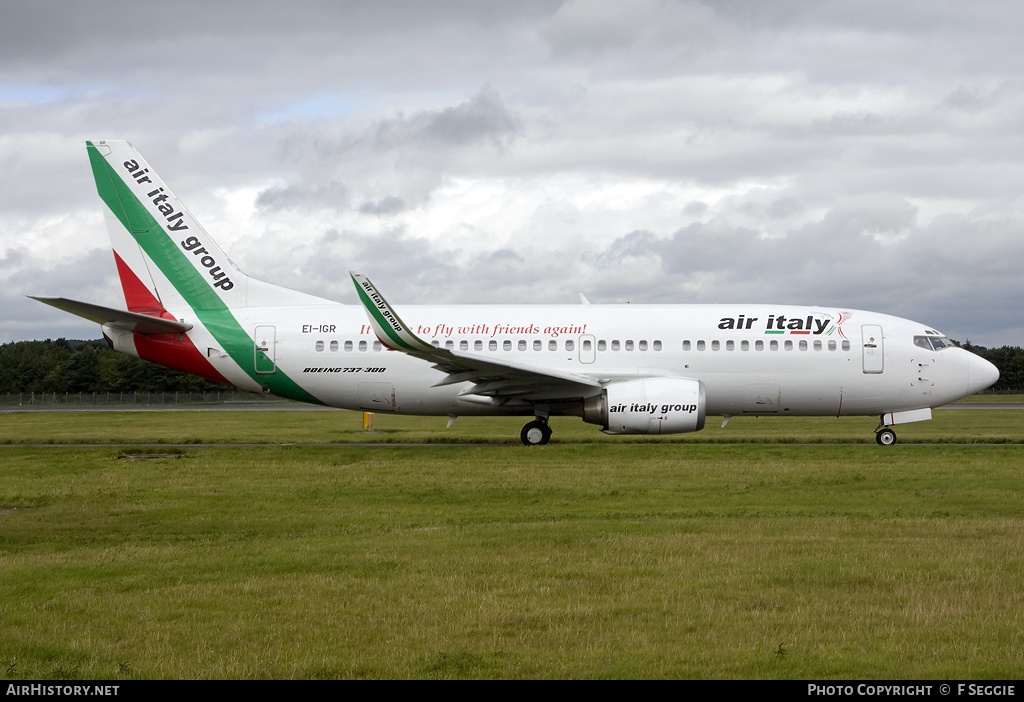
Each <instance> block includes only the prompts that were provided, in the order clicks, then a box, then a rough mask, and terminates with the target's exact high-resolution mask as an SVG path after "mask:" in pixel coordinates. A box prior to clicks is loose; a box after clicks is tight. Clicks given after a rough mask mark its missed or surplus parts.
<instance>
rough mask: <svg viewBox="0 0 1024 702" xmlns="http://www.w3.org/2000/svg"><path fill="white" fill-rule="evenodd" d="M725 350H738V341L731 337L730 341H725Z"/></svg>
mask: <svg viewBox="0 0 1024 702" xmlns="http://www.w3.org/2000/svg"><path fill="white" fill-rule="evenodd" d="M725 350H726V351H735V350H736V342H735V341H733V340H732V339H729V340H728V341H726V342H725Z"/></svg>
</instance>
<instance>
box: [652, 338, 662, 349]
mask: <svg viewBox="0 0 1024 702" xmlns="http://www.w3.org/2000/svg"><path fill="white" fill-rule="evenodd" d="M654 350H655V351H661V341H659V340H655V342H654Z"/></svg>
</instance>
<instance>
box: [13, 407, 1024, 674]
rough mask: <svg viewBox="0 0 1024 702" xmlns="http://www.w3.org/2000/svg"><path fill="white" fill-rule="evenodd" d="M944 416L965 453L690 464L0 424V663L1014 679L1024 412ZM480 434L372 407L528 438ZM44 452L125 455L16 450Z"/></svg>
mask: <svg viewBox="0 0 1024 702" xmlns="http://www.w3.org/2000/svg"><path fill="white" fill-rule="evenodd" d="M935 414H936V420H935V421H934V422H932V423H924V424H922V425H908V426H907V427H906V428H905V429H903V431H901V432H900V436H901V440H903V441H906V440H907V438H908V437H909V438H910V439H914V438H915V437H916V438H918V439H920V440H921V441H925V440H926V439H927V437H928V436H929V433H928V432H932V431H934V432H936V434H944V435H945V438H946V440H955V441H957V442H958V443H950V444H939V445H926V444H913V443H902V444H899V445H897V446H893V447H888V448H882V447H879V446H876V445H875V444H874V442H873V439H872V436H871V430H872V429H873V428H874V422H873V421H872V420H870V419H862V420H859V423H856V424H855V423H853V422H852V420H851V422H850V423H844V422H837V421H836V420H815V421H811V420H807V421H809V422H810V423H809V424H804V420H788V421H783V420H778V421H777V422H774V423H773V422H771V421H769V422H767V423H766V422H765V420H756V421H755V420H749V419H748V420H742V421H741V420H739V419H737V420H734V421H733V423H731V424H730V425H729V426H728V427H727V428H726V429H725V430H724V431H723V430H720V429H718V428H717V425H716V426H715V427H714V428H710V429H708V430H705V433H709V434H719V435H729V436H730V437H735V438H731V439H730V441H734V442H735V443H729V444H714V443H706V442H704V443H700V442H697V443H694V442H693V441H692V440H691V441H690V442H688V443H684V445H675V444H664V443H651V442H650V441H647V440H644V439H636V438H634V439H633V440H631V441H625V440H623V439H622V438H614V437H604V436H603V435H601V434H600V433H599V432H596V431H595V429H594V428H593V427H589V426H584V425H580V424H579V422H578V421H577V422H576V426H574V425H573V424H572V423H571V420H567V421H566V422H565V423H564V425H560V426H558V427H556V438H562V440H563V443H561V444H558V443H553V444H551V445H549V446H545V447H533V448H526V447H522V446H518V445H496V446H488V445H475V446H445V445H429V444H428V445H418V446H410V447H400V446H377V447H363V446H345V445H330V446H317V445H294V446H287V445H258V446H252V447H242V448H238V447H228V446H217V445H207V444H215V443H216V442H224V441H238V442H243V441H244V442H250V441H251V442H253V443H260V442H271V441H275V442H276V443H277V444H280V443H290V442H296V443H300V444H305V443H306V442H315V441H330V442H345V441H348V442H352V441H362V440H364V439H365V438H367V437H366V435H365V434H363V433H362V432H361V431H360V430H359V426H360V424H359V417H358V415H352V414H347V413H328V412H314V413H306V412H295V413H264V412H237V413H224V412H209V413H182V412H168V413H159V414H153V413H140V414H138V415H131V414H124V415H121V414H110V413H97V414H95V415H88V416H86V415H80V414H79V413H67V414H54V413H44V414H32V415H3V416H0V420H2V421H0V428H2V430H3V431H4V434H3V435H4V436H5V437H6V438H7V439H8V440H9V441H11V442H12V443H11V444H9V445H6V446H2V447H0V460H2V467H0V478H2V479H0V670H5V671H6V677H7V678H11V679H14V678H63V679H72V678H88V679H130V678H474V677H481V678H537V677H543V678H551V677H571V678H618V677H623V678H650V677H657V678H661V677H666V678H671V677H683V678H798V679H818V678H906V679H911V678H916V679H939V678H943V679H951V678H958V679H964V678H989V679H995V678H1020V677H1021V675H1022V673H1024V644H1022V642H1021V637H1020V632H1021V631H1022V630H1024V592H1022V588H1021V586H1020V584H1021V582H1022V581H1024V572H1022V571H1024V528H1022V527H1024V481H1022V479H1021V476H1020V468H1019V466H1020V465H1022V464H1024V446H1022V445H1020V444H1019V443H1012V442H1010V439H1012V438H1013V437H1012V433H1013V432H1016V434H1017V436H1018V437H1019V436H1020V434H1021V433H1022V432H1021V429H1022V428H1024V412H1020V411H1017V412H1014V411H1009V410H1007V411H987V410H980V411H978V410H974V411H962V412H960V411H954V410H947V411H942V412H936V413H935ZM268 415H274V416H268ZM1004 415H1005V416H1004ZM12 416H14V417H20V419H19V420H18V421H16V422H15V421H11V419H10V418H11V417H12ZM974 417H982V418H984V417H988V418H989V420H988V421H985V420H984V419H981V420H975V419H974ZM54 420H56V421H54ZM382 420H383V421H382ZM827 421H831V422H833V423H836V426H835V427H833V428H834V429H835V434H834V435H833V434H829V433H828V432H826V425H825V424H824V422H827ZM463 422H464V420H462V419H460V420H459V423H457V424H456V426H455V427H453V428H452V429H451V430H449V432H448V433H446V432H445V429H444V422H443V420H436V419H435V420H412V419H408V420H406V419H401V418H395V417H387V418H382V417H380V416H378V417H377V428H378V429H379V430H380V431H378V432H375V434H376V435H377V436H374V437H373V438H374V439H375V440H379V439H380V438H381V437H384V438H385V440H394V441H402V442H405V441H410V442H415V441H417V440H418V439H417V438H416V437H427V438H429V437H433V436H434V435H435V434H441V435H442V436H447V435H448V434H449V433H450V432H456V430H458V431H460V432H463V434H461V435H459V436H462V437H464V438H465V439H467V440H471V441H475V440H479V439H484V440H486V439H488V438H490V440H495V439H496V438H497V439H501V440H503V441H508V442H509V443H512V442H515V443H518V427H519V426H520V424H521V423H522V422H521V421H519V420H468V421H465V422H464V423H463ZM794 422H795V424H793V423H794ZM944 423H945V424H944ZM766 424H767V426H765V425H766ZM791 424H792V426H790V425H791ZM928 424H934V425H939V429H934V428H931V429H929V428H927V427H926V425H928ZM460 425H462V426H461V428H460ZM992 425H995V428H991V426H992ZM275 426H276V431H275ZM48 427H52V428H48ZM912 427H913V428H915V429H916V430H918V431H920V432H922V433H921V434H919V435H914V434H913V433H912V432H911V428H912ZM247 430H248V431H251V434H250V433H247ZM801 430H802V431H809V432H810V434H811V435H810V436H807V437H804V438H806V440H807V441H808V442H809V443H803V442H800V441H799V440H800V439H801V436H800V431H801ZM772 431H775V432H781V433H782V434H783V436H782V440H783V441H784V442H792V443H779V442H775V443H772V442H771V441H770V439H769V438H768V435H769V434H770V433H771V432H772ZM577 432H578V433H577ZM977 432H981V438H983V437H984V436H988V435H991V436H992V437H995V438H997V439H998V438H999V437H1002V438H1004V439H1006V441H1005V442H1004V443H999V442H998V441H995V442H988V444H989V445H979V444H975V443H972V442H974V441H976V440H978V439H979V435H978V434H977ZM50 434H52V436H50ZM823 434H825V439H824V440H828V441H831V440H832V438H835V440H839V439H842V440H850V439H854V440H865V439H866V440H867V441H870V442H871V443H870V444H867V443H864V444H846V445H837V444H830V443H821V444H815V443H813V442H815V441H821V440H823V438H822V436H823ZM48 436H49V438H50V439H55V440H56V441H57V442H58V443H59V442H71V441H75V440H81V439H87V440H92V441H116V442H119V443H122V444H124V445H121V446H92V447H82V446H70V445H68V446H56V447H49V446H47V447H34V446H27V445H20V442H24V441H33V442H46V440H47V437H48ZM697 436H700V435H694V437H691V439H692V438H695V437H697ZM743 436H748V438H749V440H747V441H744V440H743V439H742V438H741V437H743ZM76 437H77V438H76ZM183 437H190V438H189V439H183ZM190 440H199V441H202V442H203V444H204V445H197V446H186V447H183V448H179V447H167V446H159V445H157V446H153V445H146V444H154V443H157V442H160V443H164V444H166V443H188V442H189V441H190Z"/></svg>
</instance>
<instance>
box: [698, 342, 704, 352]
mask: <svg viewBox="0 0 1024 702" xmlns="http://www.w3.org/2000/svg"><path fill="white" fill-rule="evenodd" d="M704 347H705V344H704V340H703V339H699V340H698V341H697V350H698V351H703V350H704Z"/></svg>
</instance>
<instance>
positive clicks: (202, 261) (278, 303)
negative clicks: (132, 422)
mask: <svg viewBox="0 0 1024 702" xmlns="http://www.w3.org/2000/svg"><path fill="white" fill-rule="evenodd" d="M86 150H87V152H88V156H89V161H90V164H91V166H92V171H93V176H94V178H95V181H96V188H97V191H98V193H99V196H100V199H101V200H102V202H103V210H104V214H105V216H106V223H107V228H108V232H109V235H110V239H111V244H112V246H113V252H114V261H115V265H116V267H117V272H118V275H119V277H120V281H121V287H122V290H123V292H124V297H125V306H126V308H127V309H123V310H121V309H113V308H108V307H103V306H98V305H92V304H88V303H84V302H78V301H75V300H69V299H65V298H45V297H35V298H34V299H37V300H39V301H40V302H44V303H46V304H48V305H52V306H53V307H57V308H59V309H62V310H65V311H67V312H70V313H72V314H76V315H79V316H81V317H84V318H86V319H89V320H92V321H94V322H97V323H99V324H100V325H102V331H103V336H104V338H105V339H106V341H107V343H108V344H109V345H110V346H111V347H112V348H114V349H116V350H118V351H122V352H125V353H128V354H131V355H133V356H137V357H139V358H143V359H146V360H149V361H153V362H155V363H158V364H160V365H163V366H167V367H169V368H173V369H176V370H180V371H185V372H187V373H192V374H195V375H198V376H201V377H203V378H206V379H208V380H213V381H217V382H220V383H224V384H227V385H232V386H234V387H237V388H241V389H243V390H248V391H251V392H255V393H267V394H273V395H276V396H278V397H282V398H288V399H291V400H299V401H302V402H308V403H315V404H319V405H324V406H330V407H338V408H343V409H348V410H357V411H365V412H386V413H392V414H411V415H429V416H442V417H443V416H447V417H449V422H448V426H451V423H452V422H453V421H455V418H456V417H458V416H470V415H475V416H484V415H486V416H499V415H500V416H509V415H513V416H525V417H531V419H530V420H529V421H528V422H527V423H526V425H525V426H524V427H523V428H522V431H521V432H520V439H521V441H522V443H523V444H525V445H528V446H535V445H543V444H547V443H548V441H549V440H550V438H551V428H550V426H549V424H548V419H549V418H550V417H551V416H558V415H572V416H577V417H580V418H581V419H582V420H583V421H584V422H587V423H591V424H595V425H598V426H600V427H601V430H602V431H604V432H605V433H608V434H677V433H685V432H695V431H699V430H701V429H702V428H703V427H704V425H705V421H706V418H707V417H708V416H720V417H722V418H723V422H722V427H723V428H724V427H725V425H726V424H727V423H728V422H729V420H730V419H731V418H732V417H740V416H755V417H756V416H793V417H796V416H835V417H845V416H852V415H878V416H879V418H880V420H879V425H878V428H877V429H876V430H875V438H876V441H877V442H878V443H879V444H880V445H891V444H893V443H895V442H896V434H895V432H894V431H893V429H892V427H893V426H896V425H900V424H905V423H909V422H918V421H923V420H927V419H930V418H931V416H932V415H931V411H932V408H934V407H938V406H940V405H945V404H947V403H950V402H953V401H955V400H958V399H960V398H962V397H965V396H967V395H971V394H974V393H977V392H979V391H981V390H984V389H985V388H987V387H989V386H990V385H992V384H993V383H995V382H996V380H997V379H998V377H999V372H998V370H997V369H996V367H995V366H994V365H992V364H991V363H989V362H988V361H986V360H984V359H982V358H980V357H979V356H977V355H975V354H972V353H970V352H968V351H965V350H964V349H961V348H958V347H957V346H956V345H955V344H954V343H953V342H951V341H950V339H949V338H947V337H946V336H945V335H943V334H941V333H940V332H938V331H936V330H935V329H934V328H932V327H929V326H926V325H923V324H920V323H918V322H913V321H910V320H907V319H901V318H898V317H894V316H890V315H886V314H879V313H875V312H866V311H861V310H854V309H845V308H825V307H813V306H812V307H805V306H792V305H772V304H684V305H660V304H659V305H643V304H589V303H588V302H587V300H586V298H584V297H583V296H582V295H581V303H580V304H578V305H553V304H531V305H512V304H503V305H403V306H401V308H397V307H393V306H392V305H391V304H390V303H389V302H388V301H387V300H386V299H385V297H384V296H383V295H382V294H381V292H380V291H379V290H378V289H377V288H376V287H375V286H374V285H373V283H372V282H371V281H370V280H369V279H368V278H366V277H365V276H363V275H361V274H359V273H355V272H352V273H350V276H351V279H352V282H353V285H354V286H355V289H356V291H357V295H358V300H359V304H356V305H352V304H342V303H338V302H335V301H332V300H327V299H324V298H320V297H316V296H313V295H308V294H306V293H302V292H298V291H295V290H291V289H289V288H285V287H281V286H277V285H272V284H269V283H266V282H263V281H260V280H257V279H255V278H252V277H250V276H248V275H246V274H245V273H243V272H242V271H241V270H239V268H238V267H237V266H235V264H234V263H232V261H231V259H230V258H228V256H227V254H226V253H224V251H223V250H222V249H221V248H220V247H219V246H218V245H217V243H216V242H215V241H214V240H213V238H211V237H210V235H209V234H208V233H207V232H206V231H205V230H204V229H203V228H202V227H201V226H200V225H199V223H198V222H197V221H196V220H195V218H194V217H193V216H192V214H191V213H190V212H189V211H188V209H186V208H185V206H184V205H183V204H182V203H181V201H180V200H179V199H178V198H177V197H176V196H175V195H174V194H173V193H172V192H171V190H170V188H169V187H168V186H167V185H166V183H165V182H164V181H163V180H162V179H161V178H160V177H159V176H158V175H157V174H156V172H155V171H154V170H153V169H152V168H151V167H150V165H149V163H148V162H147V161H146V160H145V159H144V158H143V157H142V156H141V155H140V154H139V153H138V152H137V151H136V150H135V149H134V147H132V146H131V145H130V144H129V143H128V142H126V141H95V142H93V141H88V142H86ZM399 309H400V311H401V314H399Z"/></svg>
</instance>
